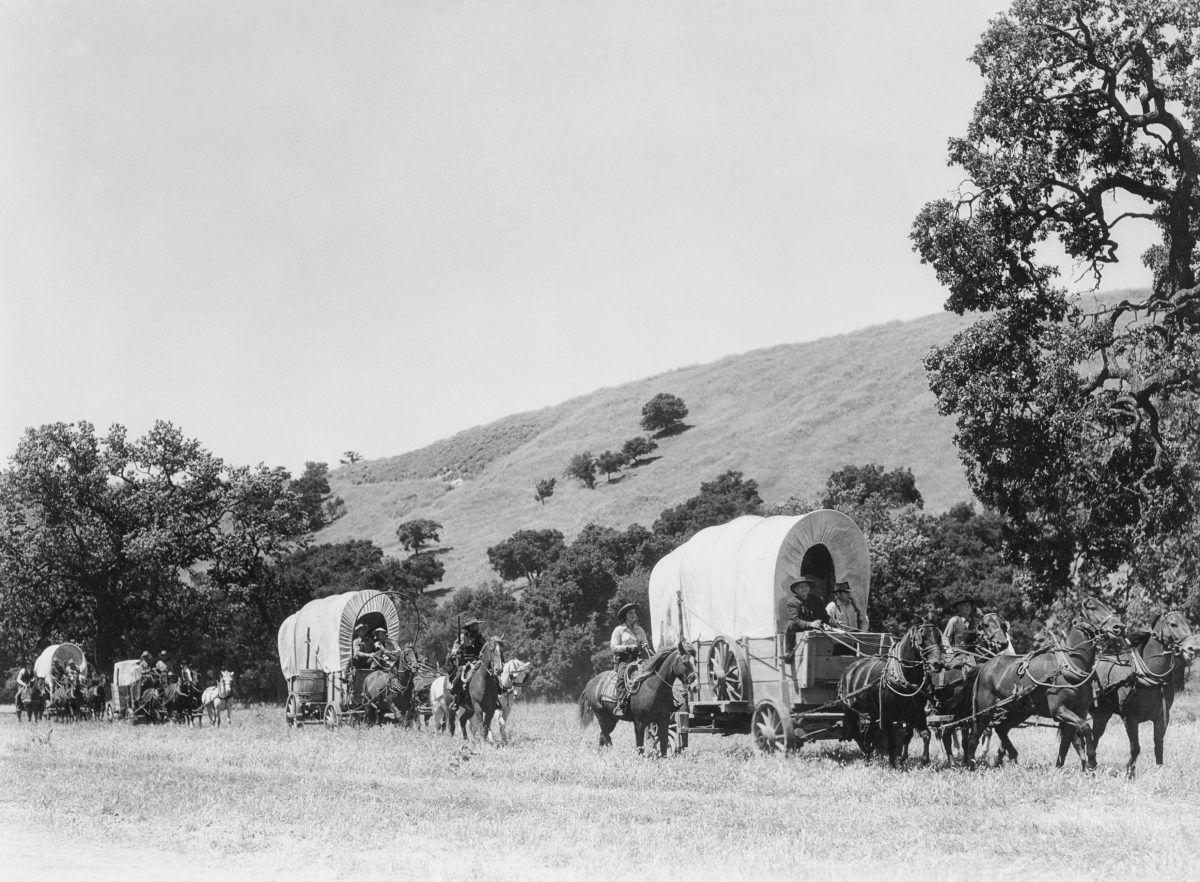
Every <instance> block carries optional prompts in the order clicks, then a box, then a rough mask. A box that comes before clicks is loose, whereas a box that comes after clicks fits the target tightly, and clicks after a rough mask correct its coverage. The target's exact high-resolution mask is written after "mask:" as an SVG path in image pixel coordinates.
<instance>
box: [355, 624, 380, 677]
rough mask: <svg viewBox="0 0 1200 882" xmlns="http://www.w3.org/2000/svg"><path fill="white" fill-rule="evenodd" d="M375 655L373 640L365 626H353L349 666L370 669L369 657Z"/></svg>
mask: <svg viewBox="0 0 1200 882" xmlns="http://www.w3.org/2000/svg"><path fill="white" fill-rule="evenodd" d="M374 654H375V640H374V639H373V638H372V637H371V632H370V630H369V629H368V628H367V626H366V625H363V624H358V625H355V626H354V640H353V641H352V642H351V644H350V666H351V667H354V668H363V669H367V668H370V667H371V656H373V655H374Z"/></svg>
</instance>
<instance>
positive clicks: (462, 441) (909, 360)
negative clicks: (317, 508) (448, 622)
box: [317, 314, 970, 586]
mask: <svg viewBox="0 0 1200 882" xmlns="http://www.w3.org/2000/svg"><path fill="white" fill-rule="evenodd" d="M966 324H967V321H966V320H965V319H962V318H959V317H957V316H952V315H947V314H938V315H933V316H929V317H926V318H922V319H918V320H915V321H909V322H893V323H891V324H887V325H880V326H877V327H872V328H868V329H866V330H863V331H859V332H856V333H852V334H846V335H843V336H839V337H831V338H827V339H823V340H818V341H815V342H812V343H801V344H794V345H787V346H776V347H773V348H770V349H762V350H757V351H753V352H747V353H744V354H741V355H734V356H729V357H727V358H724V359H721V360H720V361H717V362H714V363H712V364H705V365H696V366H693V367H687V368H681V369H679V370H675V371H671V372H669V373H665V374H660V375H658V376H655V377H649V378H647V379H644V380H638V381H636V382H632V383H627V384H625V385H623V386H618V387H615V388H610V389H601V390H598V391H596V392H593V393H591V394H589V395H584V396H581V397H579V398H575V399H572V400H570V401H566V402H563V403H562V404H558V405H555V406H553V407H548V408H545V409H544V410H539V411H535V412H532V413H525V414H518V415H515V416H511V417H506V418H505V419H502V420H498V421H496V422H494V423H490V424H488V425H486V426H478V427H476V428H473V429H468V430H466V431H464V432H460V433H458V434H457V435H454V436H453V437H451V438H447V439H445V440H442V441H438V442H436V443H434V444H431V445H429V446H428V447H425V448H422V449H421V450H416V451H413V452H410V453H405V454H403V455H401V456H395V457H391V458H387V459H380V460H373V461H369V462H360V463H356V464H355V465H353V466H347V467H344V468H341V469H338V470H337V471H335V472H333V473H332V475H331V481H330V483H331V485H332V487H333V492H334V493H336V494H338V495H340V496H342V498H343V499H345V501H346V507H347V514H346V516H345V517H344V518H342V519H340V520H339V521H337V522H336V523H334V524H333V525H331V526H330V527H328V528H326V529H325V530H323V531H322V532H321V533H320V534H318V536H317V541H319V542H337V541H342V540H345V539H350V538H357V539H371V540H373V541H374V542H375V543H376V544H378V545H380V546H381V547H382V548H384V550H385V551H386V552H387V553H389V554H399V553H400V549H399V546H398V543H397V541H396V537H395V529H396V526H397V524H399V523H400V522H401V521H403V520H408V519H410V518H415V517H429V518H433V519H435V520H437V521H440V522H441V523H442V524H443V525H444V526H445V529H444V531H443V536H442V538H443V541H444V543H445V544H447V545H450V546H453V549H454V550H453V551H452V552H451V553H450V554H448V555H447V557H446V559H445V560H446V570H447V572H446V584H447V585H449V586H460V585H469V584H473V583H475V582H477V581H480V580H483V579H486V578H490V577H491V576H492V575H493V574H492V572H491V570H489V569H488V566H487V556H486V549H487V547H488V546H489V545H493V544H495V543H496V542H499V541H501V540H503V539H505V538H507V537H508V536H510V535H511V534H512V533H513V531H514V530H517V529H522V528H542V527H555V528H557V529H560V530H562V531H563V532H564V533H565V534H567V537H568V539H570V538H571V537H572V536H573V535H574V534H575V533H576V532H578V531H579V530H580V529H581V528H582V527H583V526H584V525H586V524H587V523H589V522H596V523H601V524H607V525H610V526H614V527H625V526H627V525H628V524H630V523H633V522H638V523H642V524H645V525H647V526H649V525H650V524H651V523H652V522H653V521H654V519H655V518H656V517H657V516H658V513H659V512H660V511H662V509H663V508H665V507H667V506H669V505H674V504H677V503H679V502H681V501H682V500H684V499H686V498H687V497H689V496H691V495H693V494H694V493H695V492H696V490H697V489H698V487H699V485H700V482H701V481H704V480H708V479H710V478H712V477H714V476H716V475H718V474H720V473H721V472H723V471H725V470H727V469H739V470H741V471H742V472H744V473H745V474H746V476H747V477H750V478H754V479H755V480H756V481H758V483H759V487H760V493H761V494H762V496H763V498H764V500H766V502H767V503H768V504H773V503H776V502H782V501H783V500H786V499H787V498H788V497H789V496H792V495H794V494H804V495H811V494H813V493H815V491H816V490H817V489H818V488H820V487H821V486H822V485H823V483H824V481H825V479H826V478H827V477H828V475H829V473H830V472H832V471H833V470H834V469H836V468H838V467H840V466H843V465H846V464H847V463H865V462H878V463H880V464H882V465H883V466H885V467H887V468H895V467H898V466H907V467H909V468H911V469H912V470H913V473H914V475H915V476H916V479H917V486H918V488H919V489H920V490H921V492H922V494H923V495H924V497H925V501H926V508H927V509H928V510H930V511H941V510H944V509H946V508H947V507H949V506H950V505H952V504H953V503H955V502H958V501H961V500H964V499H969V498H970V491H969V490H968V489H967V484H966V480H965V477H964V474H963V468H962V465H961V464H960V462H959V460H958V456H957V453H956V451H955V449H954V447H953V444H952V442H951V437H952V434H953V425H952V423H951V421H950V420H948V419H946V418H943V417H940V416H938V414H937V411H936V408H935V404H934V399H933V395H932V393H930V391H929V388H928V385H927V382H926V379H925V373H924V369H923V368H922V364H921V360H922V358H923V357H924V355H925V353H926V352H927V351H928V350H929V348H930V347H931V346H932V345H934V344H935V343H940V342H944V341H946V340H947V339H949V338H950V336H951V335H952V334H954V333H955V332H956V331H957V330H959V329H961V328H962V327H964V326H965V325H966ZM659 392H670V393H672V394H675V395H678V396H680V397H681V398H683V399H684V401H685V402H686V403H687V405H688V407H689V408H690V411H691V412H690V414H689V416H688V418H687V422H688V424H690V425H691V427H692V428H690V429H688V430H687V431H685V432H683V433H682V434H680V435H677V436H675V437H672V438H667V439H664V440H662V441H660V442H659V449H658V451H656V456H657V458H656V459H654V460H653V461H651V462H649V463H648V464H646V465H644V466H641V467H639V468H637V469H633V470H627V471H625V472H623V473H622V474H621V475H620V476H619V479H617V480H615V481H614V482H613V483H611V484H608V483H605V481H604V478H603V477H601V478H600V479H599V481H598V483H597V485H596V489H595V490H588V489H586V488H584V487H581V486H579V485H578V484H577V482H575V481H572V480H570V479H567V478H564V477H562V474H563V471H564V469H565V467H566V464H567V462H568V461H569V460H570V458H571V456H572V455H573V454H575V453H578V452H580V451H583V450H590V451H592V453H593V454H598V453H600V452H602V451H604V450H606V449H617V448H619V447H620V446H621V444H622V443H623V442H624V441H625V440H626V439H628V438H631V437H633V436H634V435H637V434H639V433H640V432H641V430H640V428H639V426H638V422H639V419H640V416H641V407H642V404H643V403H645V402H646V401H647V400H648V399H650V398H651V397H652V396H653V395H655V394H656V393H659ZM552 476H553V477H557V478H558V488H557V491H556V492H555V495H554V496H553V497H552V498H551V499H550V500H549V501H548V502H547V503H546V504H545V505H540V504H539V503H538V502H537V501H536V500H535V499H534V496H533V486H534V483H535V482H536V481H537V480H539V479H542V478H547V477H552Z"/></svg>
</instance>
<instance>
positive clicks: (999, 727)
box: [964, 597, 1125, 771]
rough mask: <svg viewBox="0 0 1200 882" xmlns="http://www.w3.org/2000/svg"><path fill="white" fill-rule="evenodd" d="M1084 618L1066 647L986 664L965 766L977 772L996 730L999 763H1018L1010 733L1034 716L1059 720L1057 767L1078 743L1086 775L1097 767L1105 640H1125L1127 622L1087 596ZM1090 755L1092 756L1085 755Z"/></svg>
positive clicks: (977, 689)
mask: <svg viewBox="0 0 1200 882" xmlns="http://www.w3.org/2000/svg"><path fill="white" fill-rule="evenodd" d="M1080 607H1081V608H1080V615H1079V617H1078V618H1077V619H1076V620H1075V621H1074V623H1073V624H1072V625H1071V629H1070V632H1069V633H1068V634H1067V639H1066V641H1065V643H1061V644H1060V643H1059V642H1058V641H1055V642H1054V643H1052V644H1051V645H1049V646H1044V647H1041V648H1039V649H1036V650H1034V651H1033V652H1030V653H1027V654H1026V655H1024V656H1020V657H1018V656H1012V655H998V656H996V657H995V658H993V659H992V660H991V661H988V662H986V663H984V664H983V665H981V666H980V668H979V673H978V676H977V677H976V679H975V689H974V693H973V702H972V709H973V716H974V721H973V723H972V725H971V733H970V736H969V737H968V739H967V746H966V755H965V756H964V762H965V763H966V765H967V766H968V767H969V768H974V765H975V751H976V749H977V747H978V746H979V739H980V738H981V736H982V735H983V733H984V731H985V730H986V729H987V728H988V727H989V726H994V727H995V731H996V735H997V736H998V737H999V739H1000V749H999V750H998V751H997V753H996V764H997V765H999V764H1001V763H1002V762H1003V761H1004V755H1005V754H1006V753H1007V754H1008V756H1009V757H1011V758H1012V760H1013V761H1014V762H1015V761H1016V759H1017V749H1016V748H1015V747H1014V746H1013V743H1012V740H1011V739H1010V738H1009V737H1008V733H1009V731H1010V730H1012V729H1013V728H1014V727H1016V726H1019V725H1020V724H1021V723H1023V722H1025V720H1027V719H1029V717H1031V716H1033V715H1034V714H1037V715H1038V716H1043V717H1050V718H1052V719H1054V720H1056V721H1057V722H1058V731H1059V746H1058V762H1057V763H1056V764H1055V765H1057V766H1062V764H1063V763H1064V762H1066V758H1067V750H1068V749H1069V747H1070V746H1071V745H1072V744H1074V746H1075V752H1076V753H1077V754H1078V755H1079V758H1080V761H1081V763H1082V764H1083V768H1084V770H1085V771H1087V770H1091V769H1094V768H1096V742H1095V740H1094V739H1093V738H1092V727H1091V724H1090V723H1089V722H1088V720H1087V715H1088V710H1089V708H1090V707H1091V704H1092V679H1093V674H1094V673H1095V670H1094V669H1095V665H1096V659H1097V657H1098V654H1099V653H1098V651H1097V648H1096V644H1097V641H1098V640H1099V639H1100V637H1101V636H1104V635H1107V636H1112V637H1121V636H1123V635H1124V633H1125V624H1124V623H1123V622H1122V621H1121V619H1120V618H1119V617H1118V616H1117V614H1116V613H1115V612H1113V611H1112V609H1110V608H1109V607H1108V606H1107V605H1105V604H1104V603H1102V602H1100V601H1099V600H1097V599H1096V598H1094V597H1086V598H1084V600H1083V603H1082V604H1081V605H1080ZM1085 753H1086V757H1085Z"/></svg>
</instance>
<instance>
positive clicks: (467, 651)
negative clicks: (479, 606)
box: [446, 618, 486, 704]
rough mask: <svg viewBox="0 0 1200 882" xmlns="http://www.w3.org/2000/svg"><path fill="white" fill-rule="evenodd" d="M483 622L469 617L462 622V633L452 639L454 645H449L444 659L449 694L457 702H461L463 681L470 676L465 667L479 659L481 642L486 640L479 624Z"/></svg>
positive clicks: (467, 680)
mask: <svg viewBox="0 0 1200 882" xmlns="http://www.w3.org/2000/svg"><path fill="white" fill-rule="evenodd" d="M482 624H483V622H481V621H479V619H475V618H471V619H467V620H466V621H465V622H463V626H462V634H460V635H459V638H458V639H457V640H455V641H454V645H453V646H452V647H450V656H449V658H448V659H447V660H446V662H447V667H449V669H450V682H449V684H448V685H449V686H450V694H451V695H453V696H454V700H455V701H456V702H457V703H458V704H462V703H463V702H462V695H461V693H462V687H463V684H464V683H465V682H469V680H470V677H469V675H468V672H467V668H468V667H469V666H470V665H471V664H473V663H475V662H478V661H479V654H480V653H481V652H483V644H484V643H485V642H486V641H485V640H484V637H483V632H482V631H481V630H480V626H481V625H482Z"/></svg>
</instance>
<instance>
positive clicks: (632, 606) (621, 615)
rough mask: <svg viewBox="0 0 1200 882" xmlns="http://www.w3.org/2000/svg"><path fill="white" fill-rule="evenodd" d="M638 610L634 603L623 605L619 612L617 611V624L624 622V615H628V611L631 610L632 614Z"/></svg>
mask: <svg viewBox="0 0 1200 882" xmlns="http://www.w3.org/2000/svg"><path fill="white" fill-rule="evenodd" d="M638 608H639V607H638V605H637V604H636V603H627V604H625V605H624V606H623V607H621V608H620V609H619V610H617V621H618V622H623V621H625V615H626V614H627V613H628V612H629V611H630V610H633V611H634V612H637V611H638Z"/></svg>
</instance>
